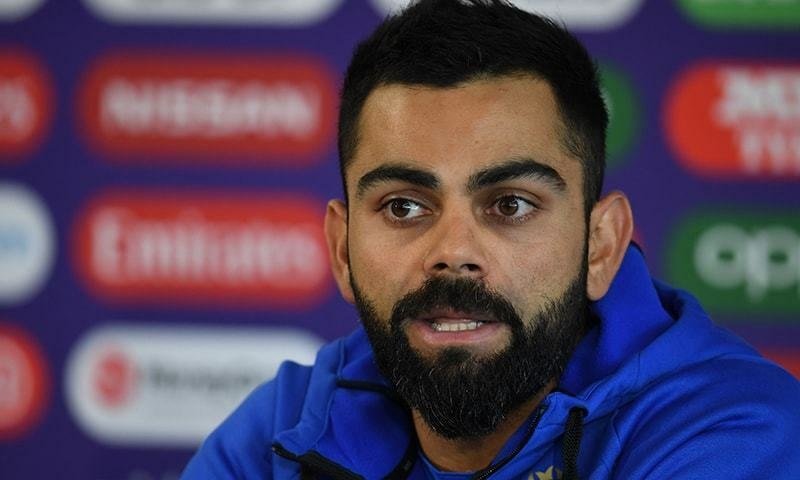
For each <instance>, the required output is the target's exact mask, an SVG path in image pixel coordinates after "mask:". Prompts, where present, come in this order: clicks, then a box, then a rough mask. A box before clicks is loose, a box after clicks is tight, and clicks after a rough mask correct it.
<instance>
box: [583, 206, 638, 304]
mask: <svg viewBox="0 0 800 480" xmlns="http://www.w3.org/2000/svg"><path fill="white" fill-rule="evenodd" d="M632 235H633V213H632V212H631V206H630V203H629V202H628V198H627V197H626V196H625V194H624V193H622V192H618V191H615V192H611V193H609V194H608V195H607V196H605V197H603V198H602V199H601V200H600V201H599V202H597V204H595V206H594V208H593V209H592V214H591V216H590V219H589V253H588V255H589V273H588V276H587V279H586V292H587V294H588V296H589V299H591V300H599V299H600V298H602V297H603V296H604V295H605V294H606V292H607V291H608V288H609V287H610V286H611V281H612V280H614V276H615V275H616V274H617V271H618V270H619V266H620V264H621V263H622V258H623V257H624V256H625V251H626V250H627V248H628V244H629V243H630V241H631V236H632Z"/></svg>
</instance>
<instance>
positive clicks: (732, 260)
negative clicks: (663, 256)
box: [666, 212, 800, 314]
mask: <svg viewBox="0 0 800 480" xmlns="http://www.w3.org/2000/svg"><path fill="white" fill-rule="evenodd" d="M666 271H667V273H668V275H669V277H670V279H671V281H672V282H673V283H674V284H675V285H676V286H679V287H681V288H685V289H687V290H689V291H690V292H692V293H693V294H695V295H696V296H697V297H698V298H699V299H700V301H701V303H702V304H703V306H704V307H705V308H706V309H708V310H709V311H711V312H720V313H748V314H751V313H757V314H764V313H774V314H780V313H784V314H785V313H798V312H800V215H798V214H786V215H774V214H766V213H756V212H752V213H749V214H732V213H702V214H696V215H694V216H691V217H689V218H687V219H686V220H685V221H684V222H683V223H682V224H680V225H679V226H678V228H677V229H676V230H675V231H674V233H673V236H672V242H670V245H669V247H668V251H667V268H666Z"/></svg>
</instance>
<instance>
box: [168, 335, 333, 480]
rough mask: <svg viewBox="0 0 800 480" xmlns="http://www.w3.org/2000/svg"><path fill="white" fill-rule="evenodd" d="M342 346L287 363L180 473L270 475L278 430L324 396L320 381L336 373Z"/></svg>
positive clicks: (186, 475) (190, 475)
mask: <svg viewBox="0 0 800 480" xmlns="http://www.w3.org/2000/svg"><path fill="white" fill-rule="evenodd" d="M340 349H341V341H336V342H333V343H331V344H328V345H326V346H325V347H323V348H322V350H320V352H319V353H318V355H317V359H316V361H315V363H314V365H313V366H304V365H299V364H297V363H294V362H284V363H283V364H282V365H281V367H280V368H279V370H278V372H277V374H276V375H275V377H274V378H273V379H272V380H270V381H268V382H266V383H264V384H262V385H261V386H259V387H257V388H256V389H255V390H254V391H253V392H251V393H250V394H249V395H248V396H247V398H245V400H244V401H243V402H242V403H241V404H240V405H239V406H238V407H237V408H236V410H234V411H233V412H232V413H231V414H230V415H229V416H228V417H227V418H226V419H225V420H224V421H223V422H222V423H221V424H220V425H219V426H218V427H217V428H216V429H215V430H214V431H213V432H211V434H210V435H209V436H208V437H207V438H206V440H205V441H204V442H203V444H202V445H201V446H200V448H199V450H198V451H197V452H196V453H195V455H194V456H193V457H192V459H191V460H190V462H189V464H188V465H187V467H186V469H185V471H184V472H183V475H182V477H181V478H183V479H193V478H203V479H206V478H220V479H223V478H225V479H227V478H247V479H251V478H252V479H257V478H271V474H270V469H271V466H270V464H269V461H270V458H271V455H270V453H271V446H272V443H273V439H274V437H275V435H277V434H278V433H280V432H281V431H284V430H287V429H291V428H293V427H294V426H296V425H297V423H298V422H299V420H300V417H301V415H302V412H303V410H304V408H307V407H308V401H312V402H324V401H325V399H324V398H318V397H319V396H318V395H314V394H313V391H314V390H315V388H316V387H315V382H317V383H319V378H320V377H321V376H324V377H330V374H331V372H335V370H336V368H337V363H338V359H339V357H340V353H339V351H340ZM315 378H316V380H315ZM316 389H317V390H319V388H316Z"/></svg>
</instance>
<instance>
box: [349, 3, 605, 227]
mask: <svg viewBox="0 0 800 480" xmlns="http://www.w3.org/2000/svg"><path fill="white" fill-rule="evenodd" d="M513 75H530V76H532V77H534V78H539V79H542V80H545V81H546V82H547V83H548V84H549V85H550V87H551V88H552V89H553V92H554V94H555V97H556V102H557V104H558V108H559V113H560V116H561V120H562V123H563V132H562V134H561V142H562V144H563V145H564V147H565V148H566V149H567V151H568V152H569V153H570V154H571V155H573V156H574V157H576V158H578V159H579V160H580V161H581V163H582V164H583V172H584V182H583V184H584V203H585V205H586V211H587V214H588V212H589V211H591V207H592V206H593V205H594V203H595V202H596V201H597V200H598V199H599V198H600V192H601V190H602V187H603V174H604V171H605V141H606V129H607V127H608V113H607V111H606V107H605V104H604V102H603V98H602V95H601V93H600V86H599V75H598V71H597V66H596V64H595V63H594V61H593V60H592V58H591V57H590V56H589V53H588V52H587V51H586V49H585V48H584V46H583V45H582V44H581V43H580V42H579V41H578V40H577V39H576V38H575V37H574V36H573V35H572V34H570V33H569V32H568V31H567V30H566V28H565V27H564V26H562V25H559V24H557V23H555V22H553V21H552V20H550V19H548V18H545V17H541V16H538V15H536V14H533V13H529V12H525V11H523V10H520V9H519V8H516V7H514V6H512V5H511V4H509V3H508V2H507V1H505V0H419V1H416V2H414V3H412V4H411V5H410V6H409V7H408V8H406V9H405V10H403V11H402V12H400V13H398V14H396V15H391V16H389V17H387V18H386V20H384V22H383V23H381V25H380V26H379V27H378V28H377V29H376V30H375V31H374V32H373V33H372V35H370V36H369V37H368V38H367V39H366V40H364V41H363V42H361V43H360V44H359V45H358V46H357V47H356V49H355V52H354V54H353V58H352V60H351V62H350V65H349V67H348V68H347V72H346V74H345V79H344V84H343V87H342V94H341V105H340V110H339V133H338V135H339V136H338V148H339V168H340V170H341V175H342V181H343V185H344V189H345V191H344V194H345V198H346V197H347V181H346V177H345V170H346V168H347V166H348V165H349V164H350V162H351V160H352V159H353V157H354V155H355V152H356V149H357V148H358V141H359V131H358V124H359V117H360V114H361V110H362V109H363V107H364V103H365V102H366V100H367V97H368V96H369V94H370V93H371V92H372V91H373V90H375V89H376V88H378V87H381V86H385V85H394V84H399V85H409V86H428V87H438V88H447V87H453V86H456V85H459V84H462V83H465V82H469V81H472V80H480V79H489V78H493V77H503V76H513Z"/></svg>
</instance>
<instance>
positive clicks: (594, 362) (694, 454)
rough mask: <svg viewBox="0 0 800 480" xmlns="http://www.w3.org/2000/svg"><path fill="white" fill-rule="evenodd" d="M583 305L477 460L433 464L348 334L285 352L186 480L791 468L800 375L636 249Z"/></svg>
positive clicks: (798, 453) (710, 473)
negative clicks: (656, 275) (531, 408)
mask: <svg viewBox="0 0 800 480" xmlns="http://www.w3.org/2000/svg"><path fill="white" fill-rule="evenodd" d="M592 309H593V311H594V313H595V315H596V316H597V317H598V318H599V319H600V322H599V325H598V326H597V327H596V328H594V329H593V330H592V331H590V332H589V334H588V335H587V336H586V338H584V339H583V340H582V341H581V343H580V344H579V346H578V347H577V350H576V351H575V353H574V355H573V357H572V359H571V360H570V363H569V365H568V366H567V369H566V371H565V373H564V375H563V376H562V378H561V381H560V383H559V386H558V388H557V389H556V390H555V391H553V392H552V393H550V394H549V395H548V396H547V397H546V398H545V400H544V401H543V402H542V404H541V405H540V407H539V408H538V409H537V411H536V412H534V414H533V415H532V417H531V419H530V420H529V421H528V422H527V423H526V424H525V425H523V426H522V427H520V430H519V431H518V432H517V434H515V435H514V436H513V437H512V438H511V439H509V441H508V443H507V445H506V446H505V448H504V449H503V450H502V451H501V452H500V454H499V455H498V456H497V458H496V459H495V461H494V462H493V464H492V466H490V467H489V468H488V469H485V470H484V471H480V472H478V473H476V474H472V475H457V474H452V473H451V474H444V473H442V474H438V473H437V472H436V471H435V468H433V467H432V466H431V465H430V464H429V463H428V462H427V460H426V459H425V458H424V455H423V454H422V453H420V452H418V448H417V444H416V435H415V434H414V430H413V427H412V425H411V422H410V417H409V413H408V411H407V409H406V408H404V407H403V406H402V402H400V401H398V400H397V399H396V398H395V397H394V395H393V393H392V391H391V389H389V388H388V386H387V383H386V381H385V380H384V379H383V378H382V376H381V375H380V374H379V372H378V371H377V369H376V367H375V365H374V362H373V358H372V351H371V348H370V346H369V343H368V341H367V338H366V335H365V333H364V331H363V330H362V329H358V330H357V331H356V332H354V333H353V334H352V335H350V336H349V337H347V338H343V339H340V340H337V341H335V342H333V343H330V344H328V345H327V346H325V347H323V348H322V349H321V350H320V352H319V354H318V356H317V359H316V363H315V364H314V366H312V367H306V366H300V365H297V364H294V363H285V364H284V365H283V366H282V367H281V369H280V371H279V372H278V374H277V376H276V378H275V379H274V380H272V381H270V382H268V383H266V384H264V385H262V386H261V387H259V388H258V389H256V390H255V391H254V392H253V393H252V394H251V395H250V396H249V397H248V398H247V399H246V400H245V401H244V403H243V404H242V405H241V406H240V407H239V408H238V409H237V410H236V411H235V412H233V414H231V416H230V417H229V418H228V419H227V420H225V422H224V423H223V424H222V425H220V426H219V427H218V428H217V429H216V430H215V431H214V432H213V433H212V434H211V435H210V436H209V437H208V438H207V439H206V441H205V442H204V443H203V445H202V447H201V448H200V450H199V451H198V452H197V453H196V454H195V456H194V457H193V458H192V460H191V461H190V462H189V464H188V466H187V467H186V470H185V471H184V474H183V477H182V478H183V479H186V480H189V479H232V478H241V479H272V478H274V479H299V478H366V479H380V478H420V479H424V478H447V479H460V478H491V479H493V480H495V479H496V480H500V479H522V480H543V479H553V480H555V479H559V478H563V477H565V476H567V477H568V476H570V474H565V472H564V468H565V457H567V455H568V454H567V453H562V452H566V451H570V452H571V453H569V455H573V454H577V463H576V464H575V466H576V467H577V477H578V478H581V479H583V480H595V479H620V480H638V479H664V480H667V479H669V480H672V479H726V480H730V479H743V480H744V479H756V478H768V479H772V480H775V479H785V480H798V479H800V382H798V381H797V380H795V379H794V378H793V377H792V376H791V375H789V374H788V373H786V372H785V371H784V370H782V369H781V368H779V367H777V366H776V365H774V364H773V363H770V362H769V361H767V360H764V359H763V358H762V357H760V356H759V355H758V354H757V353H756V352H755V351H754V350H753V349H752V348H751V347H749V346H748V345H747V344H745V343H744V342H742V341H741V340H740V339H739V338H737V337H736V336H734V335H733V334H731V333H729V332H728V331H726V330H724V329H722V328H719V327H716V326H714V325H713V324H712V323H711V321H710V320H709V318H708V316H707V315H706V313H705V312H704V311H703V310H702V309H701V308H700V306H699V305H698V303H697V301H696V300H695V299H694V298H692V297H691V296H690V295H688V294H687V293H685V292H682V291H678V290H674V289H671V288H669V287H667V286H665V285H663V284H661V283H659V282H657V281H654V280H652V279H651V277H650V275H649V273H648V271H647V268H646V267H645V264H644V260H643V258H642V256H641V254H640V252H639V251H638V249H636V248H635V247H631V248H629V249H628V252H627V253H626V256H625V259H624V261H623V264H622V267H621V269H620V272H619V273H618V274H617V276H616V278H615V280H614V282H613V284H612V286H611V288H610V290H609V292H608V293H607V294H606V296H605V297H603V298H602V299H601V300H600V301H598V302H594V303H593V305H592ZM486 394H487V395H491V392H486ZM576 411H578V412H581V413H584V416H583V417H582V418H581V417H580V416H571V415H570V412H573V413H574V412H576ZM573 417H574V418H573ZM568 419H569V420H570V421H568ZM576 420H577V422H576ZM570 423H571V425H570ZM576 423H577V425H576ZM581 427H582V428H581ZM581 430H582V433H581ZM565 432H566V434H565ZM567 437H569V439H568V440H567V441H565V438H567ZM566 444H570V445H572V444H577V447H575V446H574V445H573V446H572V447H567V448H566V449H565V445H566ZM573 462H574V461H573ZM568 468H569V467H568ZM301 472H302V475H301ZM309 472H314V473H309ZM572 475H574V472H573V474H572Z"/></svg>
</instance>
